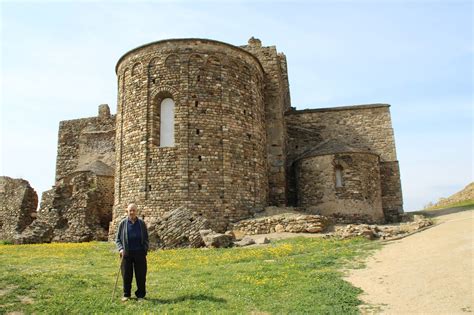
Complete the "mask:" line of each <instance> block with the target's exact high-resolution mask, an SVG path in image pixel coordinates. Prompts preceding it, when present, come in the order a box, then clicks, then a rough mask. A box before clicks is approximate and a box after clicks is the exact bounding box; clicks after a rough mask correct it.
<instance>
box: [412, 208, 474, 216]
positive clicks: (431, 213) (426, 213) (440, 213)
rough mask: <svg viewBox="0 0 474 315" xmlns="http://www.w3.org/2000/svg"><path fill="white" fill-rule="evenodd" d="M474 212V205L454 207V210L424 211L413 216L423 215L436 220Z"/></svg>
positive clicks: (416, 212)
mask: <svg viewBox="0 0 474 315" xmlns="http://www.w3.org/2000/svg"><path fill="white" fill-rule="evenodd" d="M469 210H474V206H473V205H467V206H461V207H453V208H445V209H439V210H422V211H415V212H411V213H413V214H422V215H424V216H426V217H429V218H436V217H440V216H443V215H447V214H452V213H458V212H462V211H469Z"/></svg>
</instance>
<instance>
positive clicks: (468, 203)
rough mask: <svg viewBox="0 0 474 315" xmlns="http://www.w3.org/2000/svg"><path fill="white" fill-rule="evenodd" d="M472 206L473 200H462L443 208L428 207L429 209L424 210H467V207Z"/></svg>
mask: <svg viewBox="0 0 474 315" xmlns="http://www.w3.org/2000/svg"><path fill="white" fill-rule="evenodd" d="M473 206H474V200H472V199H471V200H464V201H460V202H455V203H451V204H448V205H444V206H437V207H429V208H426V209H425V210H427V211H432V210H443V209H448V208H464V207H466V208H467V207H473Z"/></svg>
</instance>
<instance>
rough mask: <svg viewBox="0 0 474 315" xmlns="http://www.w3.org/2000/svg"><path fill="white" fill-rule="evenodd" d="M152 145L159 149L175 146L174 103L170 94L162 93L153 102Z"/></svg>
mask: <svg viewBox="0 0 474 315" xmlns="http://www.w3.org/2000/svg"><path fill="white" fill-rule="evenodd" d="M153 103H154V104H153V105H154V106H153V114H152V115H153V117H152V121H153V143H154V144H156V145H158V146H159V147H174V145H175V128H174V125H175V107H176V106H175V101H174V98H173V96H172V95H171V93H169V92H165V91H162V92H160V93H158V95H156V97H155V100H154V102H153Z"/></svg>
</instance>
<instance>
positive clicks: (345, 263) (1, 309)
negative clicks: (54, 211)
mask: <svg viewBox="0 0 474 315" xmlns="http://www.w3.org/2000/svg"><path fill="white" fill-rule="evenodd" d="M375 246H377V245H375V244H374V243H370V242H369V241H366V240H363V239H352V240H344V241H341V240H323V239H319V238H306V239H304V238H296V239H291V240H285V241H279V242H275V243H272V244H270V245H269V246H264V247H253V248H233V249H181V250H167V251H154V252H150V253H149V255H148V268H149V270H148V277H147V290H148V294H147V298H148V299H147V300H146V301H144V302H137V301H136V300H131V301H128V302H126V303H123V302H120V299H119V298H120V296H121V279H119V285H118V288H117V294H116V298H115V299H114V300H113V301H111V296H112V291H113V287H114V282H115V276H116V274H117V271H118V264H119V260H118V255H117V253H116V252H114V248H113V245H112V244H109V243H99V242H92V243H80V244H74V243H68V244H65V243H55V244H38V245H0V270H1V272H0V314H1V313H8V312H13V311H18V312H23V313H25V314H30V313H35V314H40V313H47V314H92V313H128V314H150V313H160V314H161V313H172V314H175V313H179V314H187V313H202V314H209V313H219V314H222V313H225V314H228V313H231V314H235V313H238V314H249V313H253V314H265V313H271V314H286V313H292V314H302V313H306V314H308V313H312V314H355V313H357V312H358V310H357V305H359V304H360V301H359V300H358V298H357V295H358V294H359V293H360V290H359V289H357V288H354V287H352V286H351V285H350V284H349V283H347V282H345V281H343V280H342V274H341V272H340V270H342V269H344V268H347V267H357V266H358V265H360V264H359V263H358V261H360V258H362V257H364V256H366V255H367V254H368V253H369V252H370V250H371V249H373V248H374V247H375ZM134 290H135V284H133V288H132V291H134Z"/></svg>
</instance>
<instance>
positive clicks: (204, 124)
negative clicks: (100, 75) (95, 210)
mask: <svg viewBox="0 0 474 315" xmlns="http://www.w3.org/2000/svg"><path fill="white" fill-rule="evenodd" d="M117 75H118V82H119V91H118V94H119V104H118V110H117V136H116V143H117V150H116V161H117V165H116V173H115V178H116V182H115V189H116V190H115V206H114V222H113V225H112V230H111V233H110V235H113V234H114V230H113V229H114V227H115V226H116V224H117V223H118V218H119V217H121V215H122V214H123V211H124V210H123V209H125V208H126V205H127V204H128V203H129V202H132V201H133V202H135V203H136V204H137V205H138V207H139V209H140V211H141V213H142V215H144V216H145V221H147V220H150V221H152V220H155V219H156V218H159V217H161V216H163V215H164V214H165V213H166V212H169V211H172V210H174V209H176V208H178V207H180V206H185V207H186V208H187V209H189V210H190V211H191V212H192V213H193V214H194V215H198V216H203V217H204V218H206V219H208V220H209V222H210V224H211V226H212V228H213V229H215V230H217V231H220V230H225V228H226V226H227V224H228V223H229V222H232V221H237V220H240V219H242V218H246V217H248V216H249V215H250V214H251V213H252V212H255V211H258V210H259V209H261V208H263V207H264V206H265V205H266V203H267V194H268V185H267V172H266V156H265V148H266V133H265V127H264V126H265V112H264V103H263V84H264V82H263V71H262V68H261V65H260V63H259V62H258V60H257V59H256V58H255V57H254V56H252V55H251V54H249V53H247V52H246V51H244V50H242V49H240V48H237V47H234V46H231V45H228V44H224V43H220V42H216V41H211V40H199V39H184V40H167V41H162V42H156V43H152V44H149V45H145V46H142V47H139V48H137V49H135V50H132V51H130V52H128V53H127V54H125V55H124V56H123V57H122V58H121V59H120V60H119V62H118V64H117ZM164 98H172V99H173V101H174V103H175V112H174V115H175V125H174V126H175V127H174V128H175V129H174V134H175V145H174V146H173V147H160V146H159V143H160V142H159V131H160V104H161V101H162V100H163V99H164Z"/></svg>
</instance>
